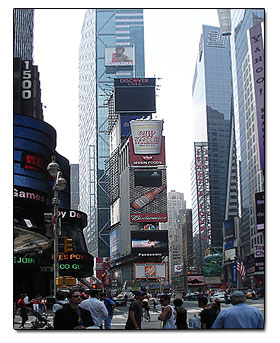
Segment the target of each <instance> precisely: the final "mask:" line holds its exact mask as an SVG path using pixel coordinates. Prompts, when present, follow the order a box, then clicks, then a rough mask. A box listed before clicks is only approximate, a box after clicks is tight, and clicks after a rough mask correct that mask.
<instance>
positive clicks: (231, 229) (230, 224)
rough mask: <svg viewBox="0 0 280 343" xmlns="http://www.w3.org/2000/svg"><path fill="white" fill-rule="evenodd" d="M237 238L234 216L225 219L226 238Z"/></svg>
mask: <svg viewBox="0 0 280 343" xmlns="http://www.w3.org/2000/svg"><path fill="white" fill-rule="evenodd" d="M233 238H235V224H234V218H230V219H228V220H225V221H224V239H233Z"/></svg>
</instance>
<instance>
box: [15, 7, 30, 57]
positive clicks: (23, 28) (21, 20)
mask: <svg viewBox="0 0 280 343" xmlns="http://www.w3.org/2000/svg"><path fill="white" fill-rule="evenodd" d="M33 28H34V9H31V8H30V9H28V8H15V9H14V57H20V58H22V59H27V60H32V59H33Z"/></svg>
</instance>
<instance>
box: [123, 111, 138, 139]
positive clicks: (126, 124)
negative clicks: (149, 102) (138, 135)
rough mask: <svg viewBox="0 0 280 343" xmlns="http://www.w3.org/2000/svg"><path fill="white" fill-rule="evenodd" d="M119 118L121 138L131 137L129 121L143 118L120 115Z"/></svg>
mask: <svg viewBox="0 0 280 343" xmlns="http://www.w3.org/2000/svg"><path fill="white" fill-rule="evenodd" d="M120 118H121V137H128V136H130V135H131V130H130V124H129V123H130V121H131V120H135V119H140V118H143V116H142V115H138V116H130V115H122V116H121V117H120Z"/></svg>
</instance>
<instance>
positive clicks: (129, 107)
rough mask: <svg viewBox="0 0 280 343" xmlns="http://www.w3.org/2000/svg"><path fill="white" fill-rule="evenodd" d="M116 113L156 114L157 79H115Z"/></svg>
mask: <svg viewBox="0 0 280 343" xmlns="http://www.w3.org/2000/svg"><path fill="white" fill-rule="evenodd" d="M114 85H115V112H116V113H120V114H124V113H143V114H147V113H155V112H156V93H155V79H137V78H133V79H115V80H114Z"/></svg>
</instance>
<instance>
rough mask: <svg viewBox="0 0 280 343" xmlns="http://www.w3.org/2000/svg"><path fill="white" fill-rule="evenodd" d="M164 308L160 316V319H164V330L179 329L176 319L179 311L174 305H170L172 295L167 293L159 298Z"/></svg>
mask: <svg viewBox="0 0 280 343" xmlns="http://www.w3.org/2000/svg"><path fill="white" fill-rule="evenodd" d="M159 300H160V303H161V305H162V306H163V310H162V312H161V314H160V315H159V316H158V320H161V321H162V329H163V330H174V329H177V326H176V320H177V313H176V310H175V309H174V307H173V306H171V305H170V296H169V295H167V294H162V295H161V296H160V298H159Z"/></svg>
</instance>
